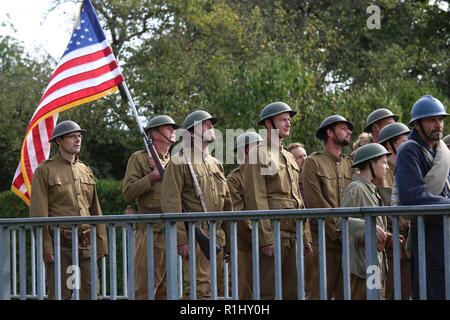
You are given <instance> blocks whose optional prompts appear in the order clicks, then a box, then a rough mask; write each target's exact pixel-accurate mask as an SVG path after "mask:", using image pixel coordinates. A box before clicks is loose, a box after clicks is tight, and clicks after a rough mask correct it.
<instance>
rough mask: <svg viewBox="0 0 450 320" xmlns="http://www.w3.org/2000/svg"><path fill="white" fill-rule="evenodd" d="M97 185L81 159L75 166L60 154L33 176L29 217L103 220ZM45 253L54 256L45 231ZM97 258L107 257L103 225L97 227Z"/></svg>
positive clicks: (48, 232)
mask: <svg viewBox="0 0 450 320" xmlns="http://www.w3.org/2000/svg"><path fill="white" fill-rule="evenodd" d="M95 185H96V180H95V177H94V174H93V173H92V170H91V169H90V168H89V167H88V166H87V165H86V164H84V163H83V162H81V161H80V160H78V159H76V161H75V162H74V163H73V164H72V163H70V162H69V161H67V160H65V159H64V158H63V157H61V155H60V154H59V153H58V154H57V155H56V156H55V157H53V158H51V159H48V160H47V161H44V162H42V163H41V164H40V165H39V166H38V168H37V169H36V171H35V173H34V177H33V184H32V189H31V203H30V216H31V217H60V216H100V215H102V210H101V208H100V203H99V200H98V198H97V189H96V186H95ZM62 227H63V228H64V226H62ZM66 228H68V229H69V228H70V226H66ZM43 251H44V255H50V254H54V252H53V242H52V237H51V236H50V230H49V228H45V229H44V249H43ZM97 254H98V255H106V254H108V244H107V238H106V230H105V226H104V225H98V226H97Z"/></svg>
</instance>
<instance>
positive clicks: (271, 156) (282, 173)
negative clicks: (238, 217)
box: [244, 148, 310, 247]
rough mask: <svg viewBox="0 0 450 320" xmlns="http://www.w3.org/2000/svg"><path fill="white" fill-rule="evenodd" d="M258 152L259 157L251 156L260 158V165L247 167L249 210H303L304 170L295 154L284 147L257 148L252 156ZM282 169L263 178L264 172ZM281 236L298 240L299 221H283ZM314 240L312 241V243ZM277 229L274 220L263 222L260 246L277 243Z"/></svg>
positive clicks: (260, 232) (260, 231)
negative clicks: (274, 227) (301, 179)
mask: <svg viewBox="0 0 450 320" xmlns="http://www.w3.org/2000/svg"><path fill="white" fill-rule="evenodd" d="M255 152H257V153H258V157H255V156H254V155H250V158H254V159H258V163H257V164H246V165H244V180H245V192H244V202H245V207H246V209H247V210H270V209H300V208H303V207H304V205H303V199H302V196H301V195H300V182H299V179H300V169H299V167H298V165H297V162H295V159H294V157H293V155H292V154H291V153H290V152H288V151H286V150H284V149H283V148H280V149H279V150H273V149H271V148H269V149H268V150H267V151H263V149H262V148H253V149H252V151H251V154H252V153H255ZM274 163H276V164H277V166H278V170H277V171H276V172H274V173H273V174H271V175H270V174H267V175H263V174H262V172H263V171H262V170H267V169H269V168H271V167H272V168H274V167H275V166H274ZM280 229H281V231H282V232H281V236H282V237H285V238H291V237H295V232H296V229H295V221H294V220H293V219H282V220H281V221H280ZM309 240H310V239H308V242H310V241H309ZM273 243H274V239H273V229H272V224H271V222H270V220H260V226H259V245H260V247H261V246H266V245H269V244H273Z"/></svg>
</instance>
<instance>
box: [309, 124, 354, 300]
mask: <svg viewBox="0 0 450 320" xmlns="http://www.w3.org/2000/svg"><path fill="white" fill-rule="evenodd" d="M352 129H353V124H352V123H351V122H349V121H348V120H347V119H345V118H344V117H343V116H341V115H332V116H329V117H327V118H325V119H324V120H323V121H322V123H321V124H320V127H319V129H318V130H317V131H316V137H317V138H318V139H320V140H322V141H323V142H324V149H323V150H322V151H319V152H314V153H312V154H311V155H310V156H309V157H308V158H306V160H305V163H304V165H303V171H302V174H303V178H302V180H303V186H304V192H305V204H306V207H307V208H338V207H340V206H341V205H342V200H343V197H344V190H345V188H346V187H347V185H348V184H349V183H350V182H351V181H352V174H353V169H352V160H351V158H350V157H349V156H347V155H344V154H343V153H342V149H343V147H345V146H347V145H349V144H350V141H351V137H352V131H351V130H352ZM310 226H311V233H312V240H313V251H314V256H313V258H314V259H315V261H314V267H313V268H308V269H307V274H306V279H307V280H306V289H307V291H308V295H309V296H308V298H309V299H320V290H319V284H320V282H319V280H320V268H319V266H320V264H319V250H318V226H317V223H316V220H315V219H311V220H310ZM325 234H326V237H325V238H326V283H327V297H328V299H332V298H335V299H342V298H343V278H342V277H343V274H342V242H341V231H340V230H339V229H338V228H337V227H336V223H335V220H334V218H326V219H325Z"/></svg>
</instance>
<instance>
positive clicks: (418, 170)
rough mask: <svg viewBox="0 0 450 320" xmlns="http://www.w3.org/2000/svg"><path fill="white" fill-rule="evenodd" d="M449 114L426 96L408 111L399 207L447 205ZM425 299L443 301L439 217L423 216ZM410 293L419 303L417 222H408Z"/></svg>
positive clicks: (399, 171)
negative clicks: (446, 126) (445, 137)
mask: <svg viewBox="0 0 450 320" xmlns="http://www.w3.org/2000/svg"><path fill="white" fill-rule="evenodd" d="M448 115H449V114H448V113H447V111H446V110H445V107H444V105H443V104H442V102H441V101H439V100H438V99H436V98H434V97H432V96H430V95H426V96H423V97H421V98H420V99H419V100H417V101H416V103H415V104H414V106H413V108H412V110H411V121H410V122H409V125H410V127H411V128H412V131H411V133H410V134H409V137H408V141H407V142H406V143H404V144H403V145H402V146H401V147H400V149H399V152H398V155H397V165H396V172H395V180H396V183H397V188H398V196H399V200H400V204H401V205H431V204H450V187H449V186H450V185H449V169H450V153H449V151H448V149H447V147H446V145H445V143H444V142H443V141H442V140H441V139H442V137H443V131H444V118H445V117H447V116H448ZM424 224H425V255H426V286H427V288H426V289H427V298H428V299H445V274H444V233H443V221H442V216H436V215H433V216H428V217H427V216H424ZM410 236H411V237H412V257H411V258H412V267H411V268H412V270H411V272H412V291H413V299H419V256H418V235H417V221H416V219H413V220H412V221H411V234H410Z"/></svg>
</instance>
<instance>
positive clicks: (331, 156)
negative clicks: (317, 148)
mask: <svg viewBox="0 0 450 320" xmlns="http://www.w3.org/2000/svg"><path fill="white" fill-rule="evenodd" d="M323 153H324V154H325V155H326V156H327V157H328V158H330V159H331V160H333V161H337V162H340V161H341V160H342V159H343V158H344V154H342V153H341V155H340V156H339V157H336V156H335V155H334V154H331V153H330V152H328V150H327V149H325V148H323Z"/></svg>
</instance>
